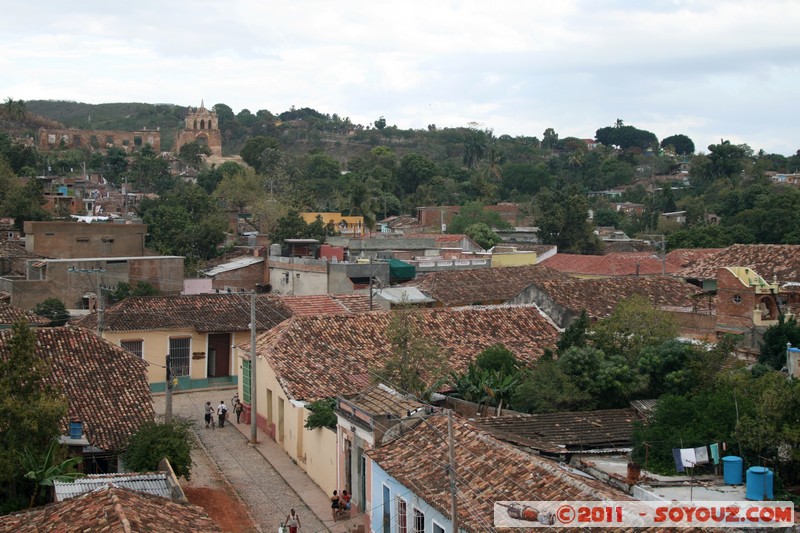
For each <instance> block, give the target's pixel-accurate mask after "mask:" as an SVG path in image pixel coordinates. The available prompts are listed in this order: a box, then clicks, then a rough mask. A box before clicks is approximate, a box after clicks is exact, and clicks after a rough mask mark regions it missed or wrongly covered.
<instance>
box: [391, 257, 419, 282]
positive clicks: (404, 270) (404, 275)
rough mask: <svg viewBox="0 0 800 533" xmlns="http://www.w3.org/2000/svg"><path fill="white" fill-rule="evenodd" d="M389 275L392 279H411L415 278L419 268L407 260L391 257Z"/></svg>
mask: <svg viewBox="0 0 800 533" xmlns="http://www.w3.org/2000/svg"><path fill="white" fill-rule="evenodd" d="M387 262H388V263H389V277H390V278H391V279H392V280H403V281H406V280H410V279H414V276H416V274H417V269H416V267H414V265H410V264H408V263H406V262H405V261H400V260H399V259H389V260H387Z"/></svg>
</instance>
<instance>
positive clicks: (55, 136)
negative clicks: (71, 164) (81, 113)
mask: <svg viewBox="0 0 800 533" xmlns="http://www.w3.org/2000/svg"><path fill="white" fill-rule="evenodd" d="M148 144H149V145H150V146H151V147H152V148H153V150H154V151H156V152H160V151H161V132H159V131H157V130H141V131H115V130H79V129H76V128H66V129H54V128H39V139H38V147H39V149H40V150H44V151H47V150H55V149H57V148H62V147H64V148H86V147H88V148H89V149H91V150H106V149H108V148H111V147H112V146H115V147H117V148H122V149H123V150H125V151H126V152H136V151H138V150H141V149H142V148H144V146H145V145H148Z"/></svg>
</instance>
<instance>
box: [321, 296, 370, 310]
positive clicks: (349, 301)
mask: <svg viewBox="0 0 800 533" xmlns="http://www.w3.org/2000/svg"><path fill="white" fill-rule="evenodd" d="M331 298H333V299H334V300H336V301H337V302H339V303H340V304H342V305H343V306H345V307H346V308H347V309H348V310H349V311H350V312H351V313H363V312H365V311H369V310H370V308H369V296H368V295H366V294H331ZM373 307H374V306H373Z"/></svg>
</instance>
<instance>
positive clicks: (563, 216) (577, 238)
mask: <svg viewBox="0 0 800 533" xmlns="http://www.w3.org/2000/svg"><path fill="white" fill-rule="evenodd" d="M536 208H537V215H536V221H537V225H538V226H539V236H540V237H541V239H542V240H543V241H544V242H545V243H546V244H555V245H556V246H558V249H559V250H562V251H564V252H567V251H572V252H583V253H591V252H595V251H597V250H599V248H600V241H599V239H598V238H597V236H596V235H594V233H593V231H592V225H591V223H590V222H589V219H588V217H589V204H588V201H587V200H586V196H585V195H584V194H582V193H581V192H580V191H579V190H578V189H577V188H576V187H574V186H571V187H568V188H566V189H564V188H561V189H558V190H555V191H550V190H543V191H541V192H540V193H539V195H537V197H536Z"/></svg>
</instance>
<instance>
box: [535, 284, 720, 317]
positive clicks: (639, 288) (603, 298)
mask: <svg viewBox="0 0 800 533" xmlns="http://www.w3.org/2000/svg"><path fill="white" fill-rule="evenodd" d="M543 288H544V291H545V292H546V293H547V294H548V296H550V298H551V299H552V300H553V301H555V302H556V303H558V304H559V305H561V306H563V307H564V308H566V309H569V310H571V311H573V312H575V313H580V311H581V310H583V309H585V310H586V312H587V314H588V315H589V316H590V317H592V318H604V317H607V316H609V315H610V314H611V313H612V312H613V311H614V308H615V307H616V306H617V304H618V303H619V302H621V301H622V300H624V299H626V298H630V297H631V296H633V295H634V294H639V295H642V296H646V297H647V299H648V300H650V301H651V302H653V303H654V304H655V305H656V307H669V308H692V307H693V305H694V303H695V300H694V299H693V298H692V295H695V294H700V293H701V292H702V291H701V290H700V289H699V288H698V287H696V286H695V285H692V284H690V283H686V282H684V281H682V280H679V279H676V278H673V277H671V276H627V277H615V278H596V279H572V280H569V281H567V282H558V281H550V282H547V281H546V282H545V283H544V284H543ZM704 305H705V304H704Z"/></svg>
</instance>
